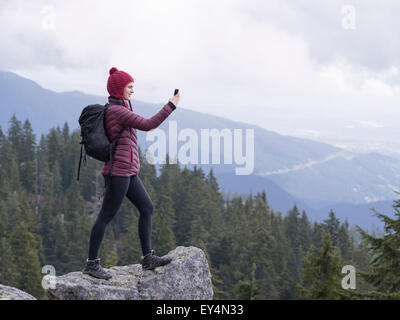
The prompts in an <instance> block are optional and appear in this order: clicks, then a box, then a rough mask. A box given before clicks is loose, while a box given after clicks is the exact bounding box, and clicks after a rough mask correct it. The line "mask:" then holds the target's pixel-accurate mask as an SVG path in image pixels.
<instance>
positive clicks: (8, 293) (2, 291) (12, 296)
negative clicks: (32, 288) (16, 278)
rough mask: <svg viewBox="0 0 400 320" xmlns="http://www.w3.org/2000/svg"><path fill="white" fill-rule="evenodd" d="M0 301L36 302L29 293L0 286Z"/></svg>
mask: <svg viewBox="0 0 400 320" xmlns="http://www.w3.org/2000/svg"><path fill="white" fill-rule="evenodd" d="M0 300H36V298H35V297H34V296H31V295H30V294H29V293H27V292H25V291H22V290H19V289H17V288H14V287H9V286H4V285H2V284H0Z"/></svg>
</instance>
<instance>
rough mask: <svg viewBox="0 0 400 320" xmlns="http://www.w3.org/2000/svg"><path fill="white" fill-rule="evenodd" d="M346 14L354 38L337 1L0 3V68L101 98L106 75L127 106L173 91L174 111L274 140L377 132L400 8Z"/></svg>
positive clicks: (372, 5) (385, 105)
mask: <svg viewBox="0 0 400 320" xmlns="http://www.w3.org/2000/svg"><path fill="white" fill-rule="evenodd" d="M346 4H349V5H353V6H354V7H355V9H356V29H354V30H345V29H343V28H342V25H341V22H342V18H343V14H342V12H341V8H342V6H343V2H342V1H336V0H332V1H319V2H317V1H309V0H296V1H287V0H270V1H261V0H250V1H239V0H220V1H211V0H203V1H195V0H185V1H183V0H171V1H168V2H166V1H161V0H149V1H123V0H116V1H113V2H112V3H111V1H108V0H98V1H92V0H87V1H76V0H70V1H50V0H43V1H42V0H37V1H30V2H25V1H21V0H13V1H0V29H1V30H2V37H0V46H1V47H2V50H1V51H0V69H5V70H9V71H14V72H16V73H18V74H20V75H22V76H26V77H28V78H30V79H32V80H34V81H37V82H38V83H39V84H41V85H42V86H44V87H46V88H49V89H52V90H55V91H67V90H80V91H83V92H87V93H92V94H99V95H104V96H106V95H107V92H106V81H107V77H108V70H109V68H111V67H112V66H116V67H117V68H119V69H122V70H125V71H127V72H129V73H130V74H131V75H132V76H133V77H134V79H135V89H136V90H135V96H134V97H133V101H134V100H135V99H139V100H144V101H148V102H156V103H160V102H165V101H167V99H168V98H169V97H170V96H171V95H172V92H173V89H175V88H179V89H180V92H181V101H180V105H181V106H183V107H185V108H188V109H195V110H200V111H202V112H206V113H211V114H214V115H217V116H222V117H226V118H230V119H233V120H238V121H246V122H250V123H253V124H257V125H260V126H262V127H264V128H268V129H271V130H277V131H281V132H282V130H291V131H293V132H296V130H297V132H301V130H305V129H307V130H314V131H315V130H316V131H318V132H320V137H323V136H324V134H323V129H324V127H328V126H330V129H331V130H333V129H332V126H333V120H334V119H336V118H338V117H339V116H340V117H346V118H348V119H351V120H354V121H357V120H360V121H372V122H377V123H378V122H379V123H382V125H385V124H384V121H385V120H384V119H382V117H383V115H389V114H393V113H395V112H397V108H398V105H399V93H400V85H399V84H400V72H399V68H400V66H399V55H398V52H399V51H400V47H399V46H400V44H399V42H398V37H397V34H396V32H397V31H398V30H400V28H399V27H400V25H399V24H400V21H399V20H398V19H397V17H396V12H398V11H399V10H398V9H400V8H399V7H400V3H397V2H396V1H385V2H383V1H382V2H380V3H379V2H376V1H366V0H363V1H361V0H358V1H356V0H350V1H347V2H346ZM275 116H276V117H275ZM278 116H279V117H280V119H283V120H282V121H281V122H278V121H276V118H277V117H278ZM374 118H380V119H379V121H377V120H376V119H374ZM388 118H390V116H389V117H388ZM391 118H392V117H391ZM298 119H302V121H299V120H298ZM310 121H313V123H314V124H315V123H318V125H319V127H317V126H315V127H311V126H310ZM339 124H340V126H339V127H338V129H337V130H340V129H339V128H342V127H343V121H339Z"/></svg>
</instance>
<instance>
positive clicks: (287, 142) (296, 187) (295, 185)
mask: <svg viewBox="0 0 400 320" xmlns="http://www.w3.org/2000/svg"><path fill="white" fill-rule="evenodd" d="M0 94H1V96H2V98H3V99H2V100H1V102H0V109H1V114H2V116H1V119H0V125H1V127H2V129H3V131H6V129H7V128H8V121H9V119H10V118H11V116H12V114H15V115H16V116H17V118H18V119H19V120H21V121H24V120H25V119H26V118H29V120H30V122H31V124H32V127H33V129H34V132H35V134H36V135H37V137H38V136H40V134H41V133H47V131H48V130H49V129H50V128H51V127H56V126H57V125H59V126H62V125H63V124H64V122H65V121H67V122H68V124H69V125H70V128H71V129H72V130H73V129H77V128H78V118H79V115H80V113H81V111H82V109H83V107H84V106H86V105H88V104H93V103H100V104H104V103H105V102H106V101H107V97H106V96H104V97H101V96H95V95H88V94H85V93H82V92H79V91H76V90H74V91H67V92H62V93H57V92H54V91H51V90H47V89H44V88H42V87H41V86H39V85H38V84H37V83H35V82H34V81H32V80H29V79H25V78H23V77H20V76H18V75H16V74H14V73H11V72H6V71H0ZM166 102H167V100H166V101H165V103H166ZM132 104H133V108H134V111H135V112H137V113H138V114H140V115H142V116H144V117H151V116H152V115H154V114H155V113H156V112H157V111H158V110H159V109H160V108H161V107H162V105H163V104H162V103H161V104H149V103H145V102H142V101H137V100H134V99H133V100H132ZM169 121H176V122H177V124H178V131H179V130H181V129H184V128H191V129H193V130H194V131H196V132H198V133H199V134H198V135H199V136H200V130H201V129H203V128H210V129H211V128H215V129H218V130H222V129H224V128H228V129H231V130H232V131H233V129H237V128H240V129H242V130H243V132H244V131H245V129H253V130H254V146H255V147H254V152H255V154H254V172H253V174H252V175H249V176H235V174H234V172H235V171H234V170H235V168H236V167H238V165H236V164H223V158H222V159H221V161H222V164H218V165H210V164H201V165H200V166H201V167H202V168H203V169H204V171H205V172H208V170H209V169H210V168H211V167H212V168H213V170H214V173H215V175H216V176H217V178H218V179H219V182H220V185H221V187H224V189H226V190H231V191H235V192H236V191H237V190H240V192H241V193H242V192H243V193H245V192H247V193H249V192H253V193H255V192H256V191H261V189H262V187H265V189H266V192H267V198H268V199H269V200H270V203H271V205H272V206H275V208H278V209H279V210H281V211H283V212H285V210H287V209H288V208H290V207H292V206H293V205H294V204H295V203H296V204H299V206H300V207H303V208H305V209H306V210H308V211H309V212H310V214H311V215H315V216H317V215H319V213H318V210H325V209H324V208H328V207H330V206H332V207H334V206H335V205H337V204H342V207H341V208H342V209H340V210H344V211H346V210H347V211H346V212H347V213H346V215H349V216H350V219H349V220H351V219H353V220H354V221H362V219H360V217H358V216H359V215H360V212H359V211H357V210H353V209H354V208H353V207H352V206H354V205H355V206H361V207H363V208H364V207H365V206H369V205H371V204H373V203H375V202H376V203H390V201H392V199H394V198H396V195H395V193H394V190H399V189H400V187H399V186H400V161H399V160H398V159H394V158H390V157H387V156H383V155H380V154H377V153H368V154H355V153H352V152H348V151H346V150H343V149H340V148H337V147H334V146H331V145H329V144H326V143H321V142H317V141H313V140H309V139H303V138H297V137H291V136H284V135H281V134H278V133H275V132H272V131H268V130H265V129H264V128H261V127H259V126H255V125H252V124H248V123H241V122H235V121H231V120H228V119H225V118H222V117H216V116H213V115H209V114H205V113H201V112H196V111H192V110H188V109H184V108H183V107H182V106H178V110H177V111H175V112H173V113H172V114H171V116H170V117H169V118H168V119H167V120H166V121H165V122H164V123H162V124H161V126H160V129H163V130H164V131H168V126H169ZM146 134H147V133H146V132H142V131H139V130H138V140H139V145H140V147H141V148H142V150H143V151H144V150H146V149H147V148H148V146H149V145H151V144H152V143H153V142H149V141H146V139H145V138H146ZM167 143H168V146H167V152H168V148H169V143H170V142H169V141H168V142H167ZM222 145H223V143H221V147H222ZM178 148H179V145H178ZM222 151H223V148H222ZM200 153H201V150H199V154H200ZM221 153H222V152H221ZM194 165H196V164H188V165H187V167H189V168H190V167H193V166H194ZM197 166H199V165H198V164H197ZM343 204H348V206H346V205H343ZM344 207H346V208H353V209H346V210H345V209H343V208H344ZM344 211H343V212H344ZM352 211H353V212H357V214H354V216H353V217H352V216H351V212H352ZM366 214H367V215H370V212H368V213H366ZM339 215H340V214H339ZM356 215H357V217H356ZM326 216H327V214H326ZM311 218H312V217H311ZM350 222H351V221H350Z"/></svg>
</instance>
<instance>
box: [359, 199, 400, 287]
mask: <svg viewBox="0 0 400 320" xmlns="http://www.w3.org/2000/svg"><path fill="white" fill-rule="evenodd" d="M393 208H394V210H395V214H394V218H390V217H389V216H387V215H385V214H382V213H379V212H377V211H376V210H373V211H374V212H375V214H376V216H377V217H378V218H379V219H380V220H381V221H382V222H383V223H384V230H385V234H384V236H383V237H382V238H377V237H374V236H372V235H370V234H368V233H367V232H366V231H364V230H363V229H361V228H360V227H358V230H359V232H360V233H361V235H362V237H363V239H364V241H366V243H367V244H368V249H369V250H370V252H371V254H372V255H373V259H372V260H371V262H370V267H371V268H370V269H371V270H370V271H369V272H364V273H361V275H362V276H363V277H364V278H365V279H366V280H367V281H368V282H369V283H371V284H372V285H373V286H374V287H376V289H377V290H378V291H380V292H381V293H384V294H389V293H396V292H397V293H398V292H400V272H399V270H400V269H399V266H400V253H399V252H400V250H399V248H400V200H395V201H394V204H393Z"/></svg>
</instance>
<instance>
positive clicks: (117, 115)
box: [101, 97, 176, 177]
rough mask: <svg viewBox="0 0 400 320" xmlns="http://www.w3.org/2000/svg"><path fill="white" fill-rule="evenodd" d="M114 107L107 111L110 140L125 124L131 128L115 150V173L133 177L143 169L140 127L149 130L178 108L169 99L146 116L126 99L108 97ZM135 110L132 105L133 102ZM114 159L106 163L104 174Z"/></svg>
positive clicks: (111, 106) (106, 124) (107, 127)
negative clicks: (140, 156)
mask: <svg viewBox="0 0 400 320" xmlns="http://www.w3.org/2000/svg"><path fill="white" fill-rule="evenodd" d="M108 102H109V104H110V107H109V108H108V109H107V111H106V114H105V128H106V132H107V136H108V138H109V139H110V141H112V140H114V139H115V138H116V136H117V134H118V132H119V130H120V129H121V128H122V126H126V127H127V128H126V129H125V130H124V131H123V133H122V134H121V136H120V138H119V140H118V142H117V145H116V147H115V149H114V150H115V151H114V159H113V167H112V175H113V176H119V177H129V176H132V175H138V174H139V172H140V162H139V152H138V146H137V136H136V129H139V130H143V131H149V130H152V129H155V128H157V127H158V126H159V125H160V124H161V123H162V122H163V121H164V120H165V119H166V118H167V117H168V116H169V115H170V114H171V113H172V111H173V110H175V108H176V107H175V105H174V104H173V103H172V102H170V101H169V102H168V103H167V104H166V105H165V106H164V107H162V109H161V110H160V111H159V112H158V113H156V114H155V115H154V116H153V117H151V118H149V119H146V118H143V117H141V116H139V115H137V114H136V113H134V112H133V111H130V110H129V109H128V108H127V107H126V106H125V105H124V103H123V101H122V99H114V98H112V97H109V98H108ZM130 107H131V110H132V106H131V105H130ZM109 170H110V161H107V162H105V163H104V166H103V169H102V172H101V173H102V174H103V175H108V173H109Z"/></svg>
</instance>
